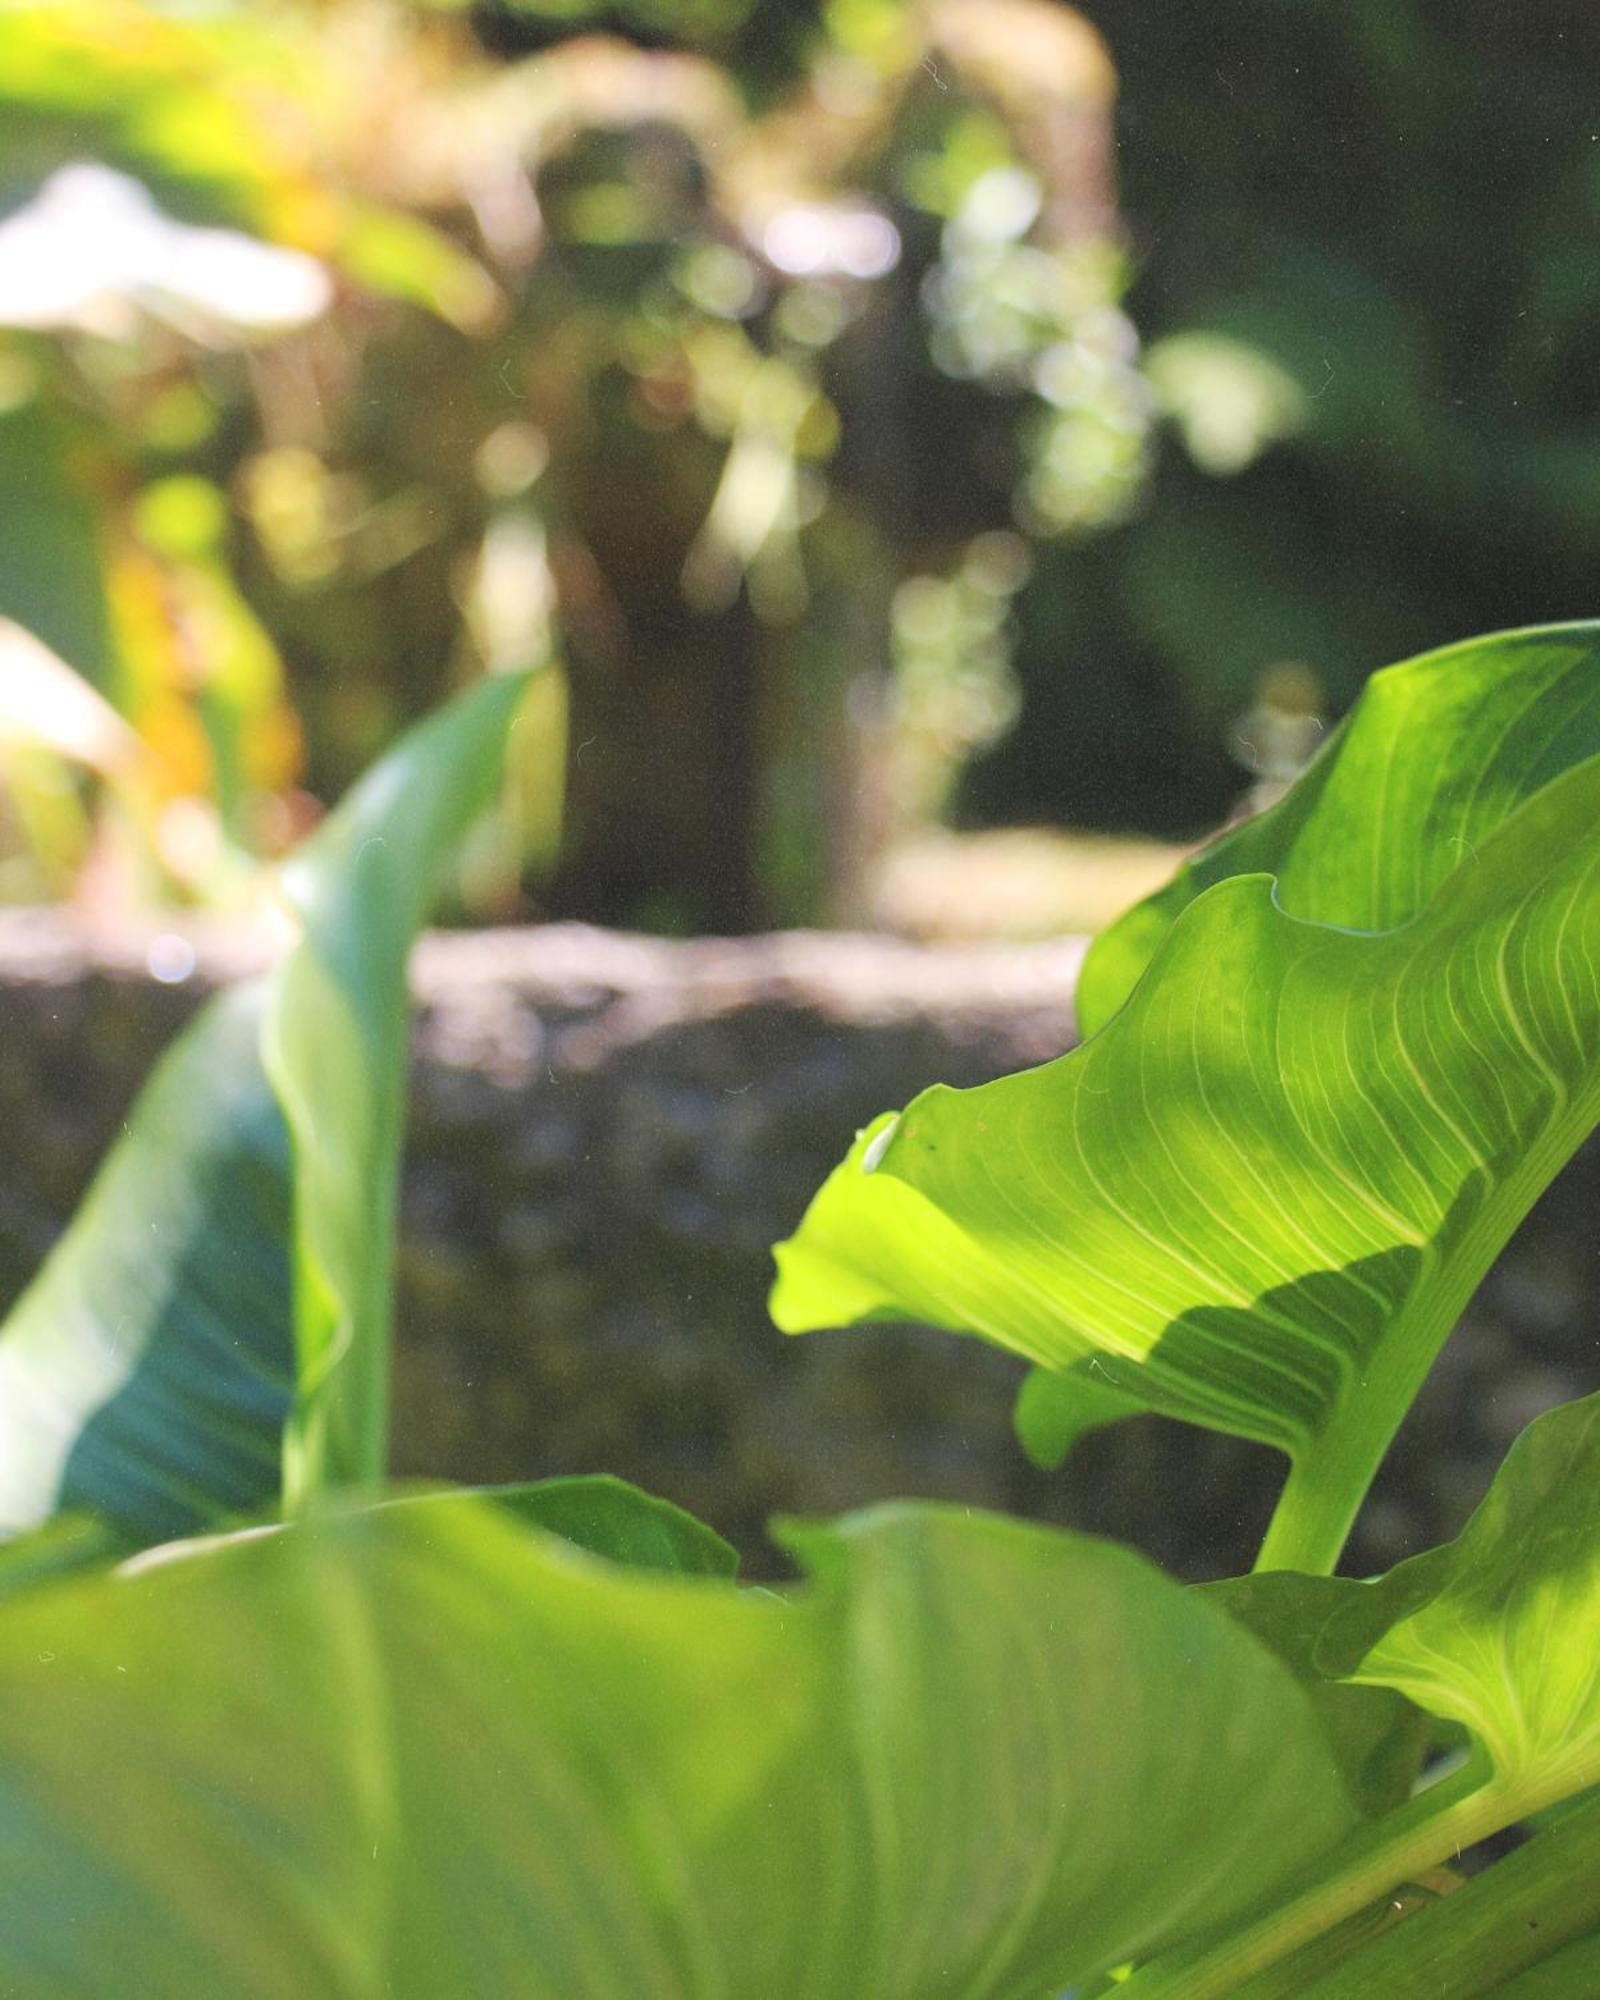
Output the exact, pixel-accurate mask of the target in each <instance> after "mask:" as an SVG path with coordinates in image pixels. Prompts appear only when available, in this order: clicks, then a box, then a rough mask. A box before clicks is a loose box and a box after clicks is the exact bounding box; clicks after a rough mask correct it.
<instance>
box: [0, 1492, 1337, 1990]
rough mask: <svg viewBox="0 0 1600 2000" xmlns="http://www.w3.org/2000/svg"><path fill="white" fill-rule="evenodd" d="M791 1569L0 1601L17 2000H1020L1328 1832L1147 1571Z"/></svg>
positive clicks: (440, 1569)
mask: <svg viewBox="0 0 1600 2000" xmlns="http://www.w3.org/2000/svg"><path fill="white" fill-rule="evenodd" d="M789 1539H790V1541H791V1544H792V1546H793V1547H794V1548H795V1550H796V1552H797V1553H798V1554H799V1556H800V1557H801V1559H802V1561H803V1562H804V1563H805V1564H806V1566H807V1568H808V1569H809V1570H810V1571H811V1573H812V1578H813V1581H812V1582H811V1583H810V1584H809V1585H808V1586H806V1587H805V1588H803V1589H801V1590H799V1591H798V1592H796V1593H794V1594H792V1595H790V1596H787V1597H778V1596H775V1595H774V1594H772V1593H768V1592H762V1593H754V1594H752V1593H744V1592H741V1591H739V1590H737V1589H736V1588H735V1587H733V1586H731V1585H729V1584H727V1583H725V1582H719V1581H708V1580H700V1579H686V1578H672V1577H653V1576H648V1575H645V1574H642V1573H640V1572H637V1571H630V1570H620V1569H617V1568H614V1567H612V1566H611V1565H609V1564H605V1563H601V1562H597V1561H596V1560H594V1559H592V1558H587V1557H584V1556H581V1555H579V1554H577V1553H575V1552H573V1551H571V1550H570V1549H566V1548H564V1547H562V1546H561V1545H560V1544H557V1543H554V1542H552V1541H551V1540H549V1539H548V1538H546V1537H543V1536H539V1535H536V1534H530V1533H529V1532H528V1531H527V1530H526V1529H525V1528H524V1527H522V1526H521V1525H519V1524H518V1523H517V1522H515V1521H513V1520H512V1519H510V1518H509V1517H508V1516H507V1514H506V1513H505V1512H504V1510H503V1509H502V1508H499V1507H497V1506H494V1505H492V1504H488V1503H476V1504H474V1503H472V1502H470V1501H469V1502H463V1501H460V1500H456V1499H451V1500H447V1501H445V1502H443V1503H440V1504H437V1505H436V1504H434V1503H431V1502H427V1501H423V1502H417V1503H407V1504H403V1505H397V1506H384V1507H380V1508H377V1509H375V1510H373V1511H371V1512H369V1513H367V1514H364V1515H335V1516H326V1515H325V1516H322V1517H320V1518H319V1519H318V1520H316V1521H315V1522H314V1523H310V1522H308V1523H304V1524H301V1525H299V1526H295V1527H291V1528H287V1529H278V1530H272V1531H267V1532H265V1533H257V1534H253V1535H245V1536H239V1537H233V1538H228V1539H225V1540H223V1541H222V1542H220V1543H212V1544H210V1545H197V1546H196V1547H194V1548H193V1549H191V1550H187V1551H186V1550H183V1549H181V1548H180V1549H179V1550H177V1551H160V1552H154V1553H153V1554H152V1555H151V1556H148V1557H144V1558H140V1559H139V1562H138V1563H136V1564H135V1565H133V1566H132V1573H123V1574H120V1575H113V1576H106V1575H103V1574H102V1575H97V1576H93V1577H90V1578H87V1579H85V1578H68V1579H66V1580H63V1581H61V1582H58V1583H55V1584H51V1585H48V1586H46V1587H44V1588H42V1589H40V1590H38V1591H35V1592H32V1593H29V1594H26V1595H23V1596H20V1597H13V1598H12V1599H10V1600H8V1601H7V1602H6V1603H5V1604H4V1605H3V1606H0V1847H3V1849H4V1851H5V1854H6V1857H7V1866H6V1868H5V1870H4V1871H3V1873H0V1985H3V1986H6V1987H8V1988H15V1989H16V1990H18V1991H21V1992H26V1993H28V1994H29V1995H30V2000H56V1996H63V2000H64V1996H66V1995H69V1994H71V1995H77V1994H79V1993H83V1992H87V1991H97V1990H100V1989H99V1987H98V1985H97V1981H101V1980H103V1977H104V1971H105V1967H106V1965H107V1963H108V1958H107V1954H108V1952H114V1954H115V1962H116V1965H117V1969H118V1970H117V1976H118V1981H119V1986H120V1990H123V1991H128V1992H136V1993H138V1994H139V1995H140V1996H141V2000H167V1996H173V2000H176V1996H179V1995H183V1996H188V1995H190V1994H193V1993H195V1992H202V1991H204V1992H228V1993H240V1994H243V1993H250V1994H252V1995H255V1996H260V2000H270V1996H276V1995H283V1996H285V2000H290V1996H292V2000H321V1996H330V2000H331V1997H332V1996H338V2000H345V1996H358V1995H359V1996H368V1995H377V1994H380V1993H382V1994H386V1995H393V1996H399V2000H404V1996H410V1995H415V1996H418V2000H421V1996H427V2000H435V1996H437V1995H439V1994H442V1993H449V1994H451V1995H454V1996H458V2000H475V1996H483V2000H500V1996H502V1995H505V1994H510V1993H530V1994H542V1993H549V1994H560V1995H561V1996H562V2000H586V1997H587V2000H616V1996H618V1995H621V1994H629V1995H633V1996H638V1997H639V2000H646V1996H654V1995H659V1996H662V2000H667V1996H672V2000H683V1996H694V1997H695V2000H698V1996H701V1995H705V1996H716V2000H743V1996H746V1995H751V1994H759V1993H781V1994H783V1995H785V1996H786V2000H787V1996H795V2000H799V1996H802V1995H815V1996H817V2000H823V1996H827V2000H836V1996H838V1995H842V1994H846V1993H848V1994H851V1995H853V1996H860V2000H890V1996H903V2000H939V1996H950V2000H954V1996H958V1995H959V1996H971V1995H975V1994H982V1995H984V1996H986V2000H1012V1996H1014V2000H1037V1996H1038V1995H1039V1994H1041V1993H1044V1992H1050V1991H1057V1990H1059V1989H1060V1987H1061V1986H1062V1985H1064V1984H1065V1983H1066V1982H1067V1981H1068V1980H1070V1979H1072V1978H1073V1977H1075V1976H1077V1975H1078V1974H1079V1973H1083V1972H1088V1971H1091V1970H1092V1969H1094V1968H1095V1967H1096V1966H1098V1965H1101V1964H1104V1963H1109V1962H1114V1961H1116V1960H1118V1959H1120V1958H1122V1957H1125V1956H1127V1955H1129V1954H1130V1953H1133V1952H1136V1951H1140V1950H1143V1949H1145V1948H1146V1947H1148V1946H1151V1945H1153V1944H1154V1943H1156V1942H1158V1941H1162V1940H1165V1939H1167V1938H1170V1937H1172V1936H1175V1935H1181V1934H1182V1933H1184V1932H1185V1931H1186V1930H1188V1929H1190V1928H1193V1927H1194V1926H1196V1925H1198V1924H1201V1923H1204V1922H1206V1921H1208V1920H1211V1919H1215V1918H1223V1917H1226V1916H1227V1915H1228V1914H1229V1913H1230V1912H1232V1911H1235V1910H1237V1909H1238V1908H1239V1907H1240V1906H1241V1905H1242V1904H1243V1903H1245V1902H1246V1901H1248V1900H1249V1899H1250V1898H1251V1897H1253V1896H1255V1895H1257V1894H1260V1893H1262V1892H1263V1891H1266V1890H1268V1889H1270V1888H1271V1886H1272V1885H1273V1884H1274V1883H1275V1882H1277V1881H1278V1880H1280V1879H1282V1878H1283V1877H1284V1876H1285V1875H1286V1874H1287V1873H1288V1872H1289V1871H1291V1870H1293V1869H1294V1868H1295V1867H1296V1866H1297V1865H1299V1864H1301V1863H1303V1862H1304V1861H1305V1860H1307V1859H1308V1858H1309V1857H1310V1856H1311V1855H1312V1854H1313V1853H1314V1852H1316V1851H1318V1850H1319V1848H1320V1847H1321V1846H1322V1845H1323V1844H1324V1843H1326V1842H1327V1841H1329V1840H1330V1839H1333V1838H1336V1837H1337V1835H1338V1833H1339V1832H1340V1831H1341V1829H1342V1828H1343V1827H1344V1826H1345V1825H1346V1824H1348V1821H1349V1812H1348V1808H1347V1806H1346V1805H1345V1802H1344V1797H1343V1793H1342V1790H1341V1787H1340V1785H1339V1781H1338V1779H1337V1776H1336V1774H1335V1772H1334V1769H1333V1765H1332V1762H1331V1759H1330V1757H1329V1755H1328V1752H1327V1750H1326V1748H1325V1747H1324V1745H1323V1743H1322V1741H1321V1737H1320V1733H1319V1731H1318V1729H1317V1727H1316V1725H1315V1722H1314V1720H1313V1718H1312V1715H1311V1712H1310V1710H1309V1708H1308V1707H1307V1705H1306V1702H1305V1698H1304V1696H1303V1695H1302V1693H1301V1691H1300V1690H1299V1688H1298V1687H1297V1686H1296V1685H1295V1683H1294V1681H1293V1679H1292V1678H1291V1677H1290V1676H1289V1675H1288V1674H1287V1673H1286V1672H1285V1671H1284V1669H1283V1668H1282V1667H1281V1666H1280V1665H1279V1664H1278V1663H1277V1662H1276V1661H1275V1660H1274V1659H1272V1658H1271V1656H1270V1655H1269V1654H1267V1653H1266V1652H1265V1651H1264V1650H1263V1649H1261V1648H1260V1647H1258V1646H1257V1645H1256V1644H1255V1642H1254V1641H1253V1640H1252V1639H1250V1638H1249V1637H1248V1636H1247V1635H1246V1634H1245V1633H1244V1632H1243V1631H1242V1630H1241V1629H1240V1628H1239V1627H1238V1626H1237V1625H1236V1624H1234V1623H1233V1621H1232V1620H1230V1619H1229V1618H1227V1617H1226V1616H1225V1615H1224V1614H1222V1613H1221V1612H1220V1611H1217V1610H1215V1609H1213V1608H1212V1607H1211V1606H1209V1605H1207V1604H1205V1603H1204V1602H1203V1601H1201V1600H1200V1599H1198V1598H1197V1597H1195V1596H1194V1595H1193V1594H1192V1593H1187V1592H1184V1591H1182V1590H1180V1589H1179V1588H1178V1587H1177V1586H1176V1585H1174V1584H1172V1583H1170V1582H1169V1581H1168V1580H1166V1579H1165V1578H1163V1577H1161V1576H1160V1575H1159V1574H1158V1573H1157V1572H1155V1571H1154V1570H1152V1569H1150V1568H1149V1567H1148V1566H1147V1565H1146V1564H1144V1563H1143V1562H1141V1561H1140V1560H1139V1559H1138V1558H1136V1557H1133V1556H1131V1555H1129V1554H1127V1553H1125V1552H1123V1551H1120V1550H1117V1549H1114V1548H1112V1547H1109V1546H1107V1545H1104V1544H1099V1543H1095V1542H1091V1541H1087V1540H1084V1539H1081V1538H1077V1537H1071V1536H1065V1535H1062V1534H1059V1533H1056V1532H1053V1531H1049V1530H1045V1529H1042V1528H1034V1527H1024V1526H1021V1525H1019V1524H1016V1523H1011V1522H1006V1521H1003V1520H1000V1519H997V1518H993V1517H983V1516H973V1515H970V1514H967V1513H965V1512H964V1511H963V1512H957V1511H955V1510H942V1509H937V1508H895V1509H891V1510H886V1511H882V1512H878V1513H875V1514H872V1515H868V1516H863V1517H859V1518H856V1519H854V1520H850V1521H846V1522H843V1523H841V1524H838V1525H835V1526H830V1527H822V1526H811V1527H806V1528H803V1529H794V1530H792V1531H790V1535H789ZM113 1940H114V1943H113V1942H112V1941H113Z"/></svg>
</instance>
